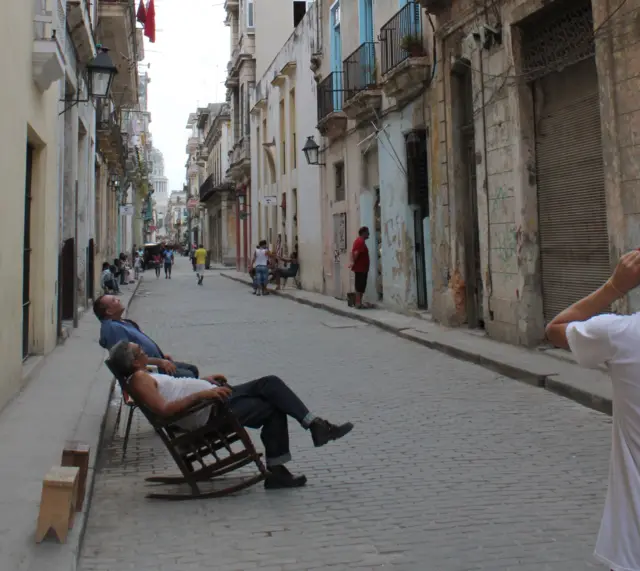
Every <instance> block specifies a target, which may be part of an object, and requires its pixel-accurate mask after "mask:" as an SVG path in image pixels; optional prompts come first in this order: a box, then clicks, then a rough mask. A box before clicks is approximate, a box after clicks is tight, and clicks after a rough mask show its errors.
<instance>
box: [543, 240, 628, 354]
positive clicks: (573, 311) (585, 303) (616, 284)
mask: <svg viewBox="0 0 640 571" xmlns="http://www.w3.org/2000/svg"><path fill="white" fill-rule="evenodd" d="M639 284H640V252H639V251H638V250H633V251H631V252H628V253H626V254H625V255H624V256H622V257H621V258H620V261H619V262H618V265H617V266H616V269H615V270H614V272H613V275H612V276H611V277H610V278H609V280H608V281H607V283H605V284H604V285H603V286H602V287H600V288H599V289H597V290H596V291H594V292H593V293H592V294H590V295H588V296H587V297H585V298H584V299H581V300H580V301H578V302H576V303H574V304H573V305H572V306H571V307H569V308H567V309H565V310H564V311H562V312H561V313H559V314H558V315H557V316H556V317H555V318H554V319H553V320H552V321H551V323H549V325H547V328H546V333H547V338H548V339H549V341H551V342H552V343H553V344H554V345H557V346H558V347H563V348H565V349H568V348H569V343H568V342H567V325H569V323H572V322H574V321H586V320H587V319H590V318H592V317H593V316H594V315H598V314H599V313H602V312H603V311H605V310H606V309H607V308H608V307H609V306H610V305H611V304H612V303H613V302H614V301H616V300H617V299H620V298H621V297H622V296H624V295H625V294H626V293H627V292H628V291H631V290H632V289H633V288H635V287H637V286H638V285H639Z"/></svg>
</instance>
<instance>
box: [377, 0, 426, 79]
mask: <svg viewBox="0 0 640 571" xmlns="http://www.w3.org/2000/svg"><path fill="white" fill-rule="evenodd" d="M379 39H380V64H381V70H380V71H381V72H382V74H383V75H384V74H386V73H389V72H390V71H391V70H392V69H393V68H394V67H396V66H397V65H399V64H401V63H402V62H403V61H405V60H406V59H408V58H409V57H416V56H422V55H424V53H425V52H424V36H423V32H422V18H421V16H420V4H418V3H417V2H408V3H407V4H405V5H404V6H403V7H402V8H401V9H400V10H399V11H398V12H396V14H395V15H394V16H393V18H391V19H390V20H389V21H388V22H387V23H386V24H385V25H384V26H382V28H380V38H379Z"/></svg>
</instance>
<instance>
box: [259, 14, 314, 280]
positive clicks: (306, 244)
mask: <svg viewBox="0 0 640 571" xmlns="http://www.w3.org/2000/svg"><path fill="white" fill-rule="evenodd" d="M316 21H317V19H316V17H315V6H314V7H312V8H311V10H309V12H307V14H306V15H305V17H304V19H303V20H302V22H300V24H299V25H298V27H297V28H296V29H295V30H294V32H293V34H291V36H290V37H289V39H288V40H287V42H286V43H285V44H284V46H282V48H281V50H280V51H279V52H278V54H277V55H276V57H275V59H274V60H273V62H272V63H271V65H270V66H269V67H268V68H267V70H266V71H265V73H264V75H263V76H262V77H261V78H259V79H258V81H257V82H256V89H255V90H254V93H253V94H252V95H251V101H250V107H251V108H252V109H253V108H254V106H255V104H256V102H257V101H260V100H261V99H266V100H267V108H266V110H263V111H260V110H258V109H254V111H253V112H252V114H251V140H252V152H251V173H252V186H251V204H252V217H251V219H252V236H254V242H256V241H257V239H259V238H260V239H262V238H264V239H268V236H267V232H266V230H267V229H268V228H269V227H271V228H272V229H273V232H272V237H273V240H272V242H273V243H274V244H272V245H274V246H275V241H276V238H277V235H278V234H279V233H280V234H283V235H282V240H283V243H284V240H285V238H286V243H287V246H288V251H289V253H290V252H291V249H292V247H293V245H294V239H295V237H294V232H295V224H294V221H293V214H294V212H293V203H294V200H293V192H292V190H293V189H296V190H297V200H298V204H297V213H296V214H297V231H298V246H299V252H298V253H299V259H300V280H301V282H302V286H303V288H304V289H308V290H312V291H322V288H323V281H322V241H321V236H322V226H321V223H322V218H321V216H320V211H321V204H320V171H321V169H324V167H319V166H313V165H308V164H307V161H306V159H305V157H304V154H303V153H302V147H303V146H304V142H305V140H306V137H307V136H311V135H315V137H316V140H319V139H318V138H319V135H318V133H317V132H316V123H317V112H316V109H317V99H316V97H317V96H316V82H315V80H314V78H313V72H312V71H311V69H310V67H309V63H310V60H311V55H312V54H313V53H314V51H315V49H316V48H315V44H316V37H317V34H316ZM290 62H295V64H296V66H295V70H293V71H291V72H290V75H289V77H287V78H286V79H285V80H284V83H283V84H281V85H280V86H279V87H278V86H277V85H272V84H271V82H272V81H273V79H274V77H276V76H277V75H280V72H281V71H282V69H283V68H284V66H285V65H286V64H288V63H290ZM294 88H295V129H292V128H291V124H290V120H291V119H290V118H291V114H290V105H291V101H290V92H291V90H292V89H294ZM281 98H284V113H285V133H284V137H283V134H281V133H280V100H281ZM264 119H266V120H267V133H266V137H265V133H264V132H263V125H264V123H263V121H264ZM258 129H260V139H261V141H258V140H257V137H258ZM292 130H293V131H295V133H296V141H295V147H293V144H294V143H293V141H292V140H291V137H290V136H289V134H290V133H291V132H292ZM283 139H284V140H285V141H286V149H285V161H286V173H284V174H283V169H282V164H281V154H280V148H281V142H282V140H283ZM265 140H266V141H267V142H268V143H272V142H275V146H269V147H268V148H267V149H265V148H264V146H263V144H262V141H265ZM258 153H261V155H260V160H258ZM292 153H295V155H296V161H295V162H296V164H295V168H293V166H294V165H293V161H292V159H291V157H292ZM271 158H273V161H274V166H275V183H272V182H271V171H270V168H269V164H270V161H271ZM259 167H260V168H261V169H262V174H261V175H260V176H258V168H259ZM258 181H261V185H259V182H258ZM283 193H284V194H285V196H286V205H287V209H286V217H284V216H283V209H282V208H281V207H280V206H281V203H282V194H283ZM265 196H277V200H278V206H277V207H276V206H265V205H264V204H263V205H261V206H259V203H260V201H261V200H263V199H264V197H265ZM283 222H284V228H283ZM260 231H261V232H262V234H260ZM254 246H255V244H251V248H250V251H251V249H252V248H253V247H254Z"/></svg>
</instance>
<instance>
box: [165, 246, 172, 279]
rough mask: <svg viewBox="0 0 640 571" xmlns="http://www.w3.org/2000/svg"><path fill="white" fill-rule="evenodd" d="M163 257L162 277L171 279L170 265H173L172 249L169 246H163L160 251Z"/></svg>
mask: <svg viewBox="0 0 640 571" xmlns="http://www.w3.org/2000/svg"><path fill="white" fill-rule="evenodd" d="M162 257H163V258H164V279H165V280H166V279H167V278H168V279H171V267H172V266H173V250H172V249H171V248H165V250H164V252H162Z"/></svg>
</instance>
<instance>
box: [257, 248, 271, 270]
mask: <svg viewBox="0 0 640 571" xmlns="http://www.w3.org/2000/svg"><path fill="white" fill-rule="evenodd" d="M268 251H269V250H266V249H265V248H256V267H257V266H268V265H269V258H268V257H267V252H268Z"/></svg>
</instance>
